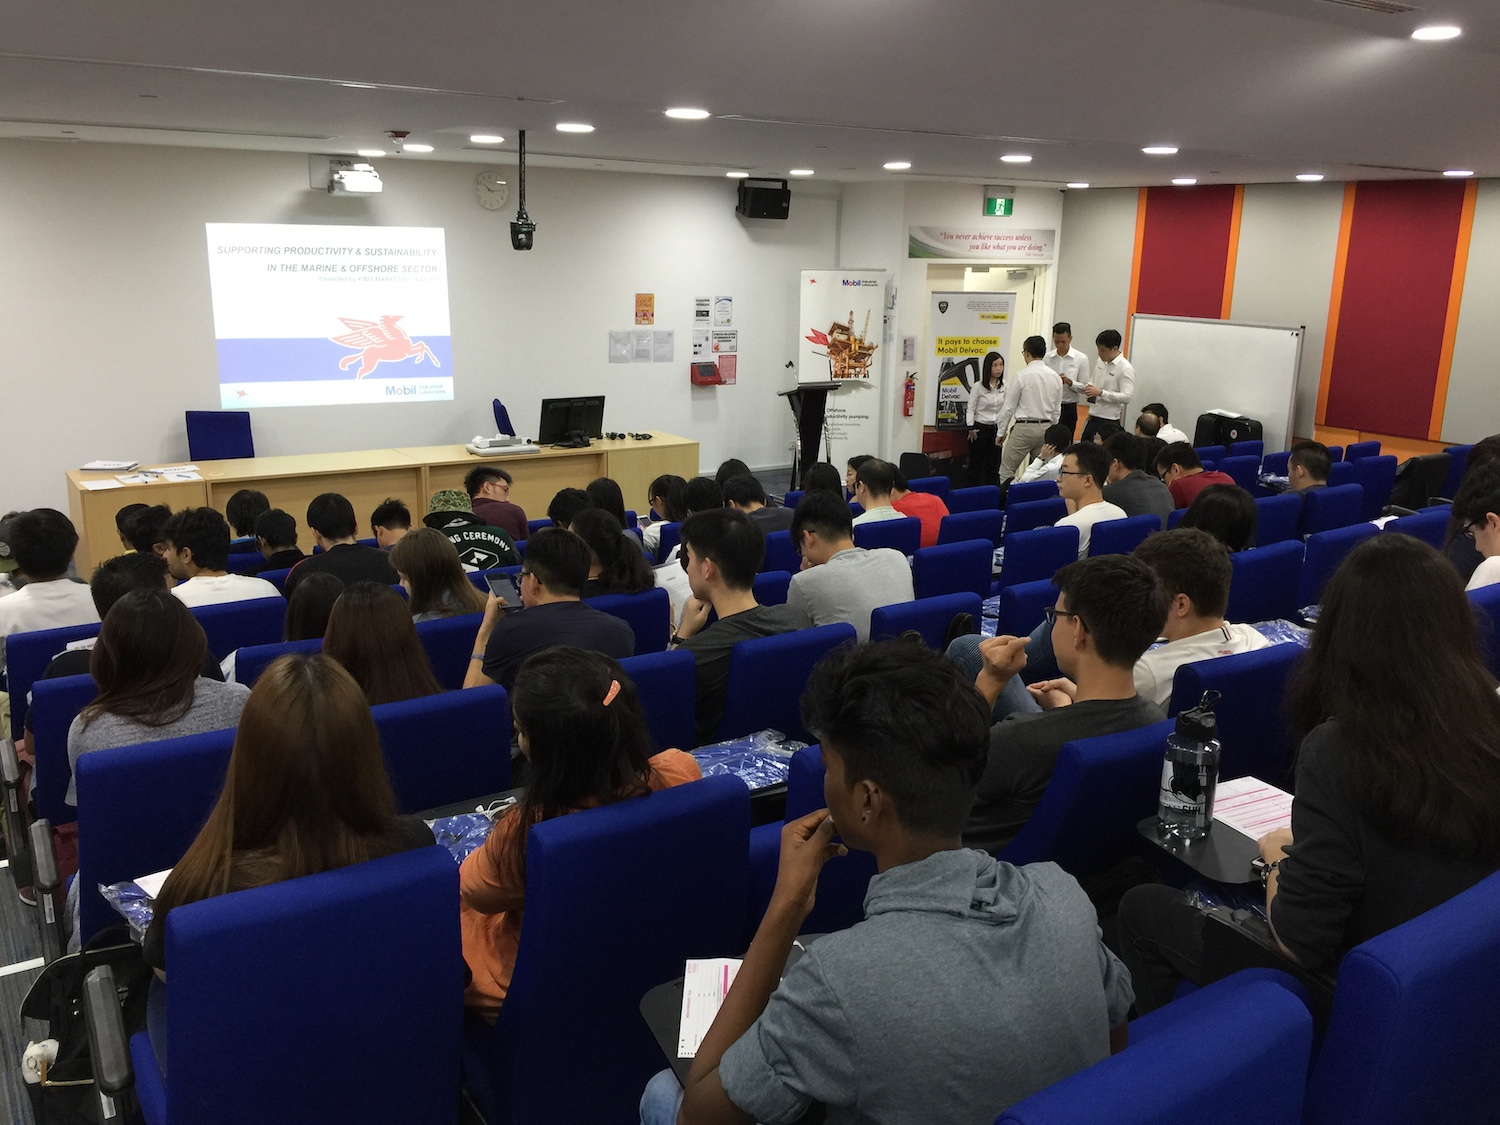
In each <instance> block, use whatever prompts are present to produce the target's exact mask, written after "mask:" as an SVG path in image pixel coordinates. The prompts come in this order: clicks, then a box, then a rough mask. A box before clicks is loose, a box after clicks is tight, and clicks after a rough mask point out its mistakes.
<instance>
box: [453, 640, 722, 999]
mask: <svg viewBox="0 0 1500 1125" xmlns="http://www.w3.org/2000/svg"><path fill="white" fill-rule="evenodd" d="M511 714H512V715H513V716H514V720H515V726H516V733H517V736H518V740H519V742H520V746H521V753H523V754H525V755H526V758H527V760H528V761H529V763H530V768H529V771H528V783H527V787H526V794H525V796H524V797H522V798H521V802H520V804H518V805H517V806H516V807H514V808H512V809H510V810H509V811H508V812H507V813H505V814H504V815H503V816H502V817H501V818H500V820H499V821H497V822H496V824H495V827H494V829H493V830H491V832H490V835H489V838H488V839H487V840H485V842H484V844H483V846H481V847H480V848H479V849H478V850H476V851H475V852H473V853H472V854H471V855H470V856H469V858H468V859H466V860H464V862H463V866H462V867H460V868H459V890H460V894H461V897H462V901H463V918H462V922H463V937H464V960H465V961H467V962H468V965H469V969H470V971H471V973H472V974H473V980H472V981H471V982H470V984H469V987H468V990H467V991H466V993H465V995H464V1002H465V1003H466V1004H467V1005H468V1006H469V1007H470V1008H472V1009H473V1010H475V1011H477V1012H478V1013H479V1014H480V1015H482V1016H484V1017H485V1018H486V1019H488V1020H491V1021H493V1020H494V1018H495V1016H496V1014H497V1013H498V1012H499V1010H500V1004H501V1002H502V1001H503V1000H504V999H505V993H506V990H507V989H508V988H509V987H510V977H511V973H512V972H513V971H514V970H515V967H516V952H517V950H518V948H519V946H520V942H521V915H522V911H523V909H524V907H525V903H526V834H527V832H528V830H529V829H530V828H531V826H532V825H533V824H537V823H539V822H541V821H543V820H550V819H551V818H552V817H555V816H563V815H565V814H567V813H572V812H578V811H579V810H581V809H587V808H593V807H594V806H597V805H607V804H613V803H614V802H616V801H624V800H628V799H630V798H631V797H641V796H644V795H645V794H647V793H650V792H652V791H654V790H657V789H666V788H668V787H670V786H673V785H681V784H682V783H683V782H685V781H696V780H697V779H698V778H700V777H702V776H703V774H702V771H701V770H699V768H698V763H697V761H696V760H695V759H694V758H693V756H692V755H691V754H684V753H683V752H682V751H681V750H664V751H662V752H661V753H660V754H655V755H653V754H652V750H653V746H652V743H651V735H650V733H649V732H648V731H647V729H646V721H645V719H644V718H642V716H641V706H640V701H639V699H638V698H637V696H636V690H635V685H634V684H633V683H631V682H630V680H629V679H628V678H627V677H626V675H625V671H624V669H623V668H621V667H620V665H619V664H617V663H616V662H615V661H613V660H611V659H610V658H609V657H607V656H601V655H600V654H598V653H594V652H585V651H584V650H582V649H577V648H567V647H560V648H553V649H548V650H546V651H545V652H540V653H538V654H537V655H535V656H533V657H532V658H531V659H529V660H528V661H526V663H525V664H523V665H522V666H521V671H520V673H519V674H518V675H517V676H516V684H515V690H514V691H513V692H512V693H511Z"/></svg>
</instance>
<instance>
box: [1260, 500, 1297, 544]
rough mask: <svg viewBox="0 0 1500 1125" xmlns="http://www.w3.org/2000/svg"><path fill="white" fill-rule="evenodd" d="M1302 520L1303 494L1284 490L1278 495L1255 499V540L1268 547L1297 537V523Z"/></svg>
mask: <svg viewBox="0 0 1500 1125" xmlns="http://www.w3.org/2000/svg"><path fill="white" fill-rule="evenodd" d="M1301 520H1302V494H1301V493H1300V492H1283V493H1281V494H1280V495H1277V496H1261V497H1258V498H1257V499H1256V501H1255V542H1256V545H1257V546H1260V547H1266V546H1269V545H1270V544H1272V543H1281V542H1283V541H1285V540H1287V539H1295V538H1297V525H1298V524H1299V523H1300V522H1301Z"/></svg>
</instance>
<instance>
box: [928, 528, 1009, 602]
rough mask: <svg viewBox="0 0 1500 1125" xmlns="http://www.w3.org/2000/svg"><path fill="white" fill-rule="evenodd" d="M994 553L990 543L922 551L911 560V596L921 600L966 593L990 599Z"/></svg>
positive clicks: (982, 541) (977, 541) (974, 542)
mask: <svg viewBox="0 0 1500 1125" xmlns="http://www.w3.org/2000/svg"><path fill="white" fill-rule="evenodd" d="M994 556H995V552H994V550H993V549H992V548H991V547H990V543H989V540H988V539H971V540H969V541H968V542H965V543H944V544H943V545H941V546H938V547H923V548H922V549H921V550H920V551H918V552H917V553H916V554H915V555H913V556H912V564H911V584H912V592H913V593H914V594H915V596H916V597H919V598H933V597H937V596H938V595H940V594H958V593H962V592H964V591H969V592H971V593H974V594H977V595H978V596H979V597H980V598H981V599H983V598H987V597H989V596H990V582H991V578H992V574H993V572H994Z"/></svg>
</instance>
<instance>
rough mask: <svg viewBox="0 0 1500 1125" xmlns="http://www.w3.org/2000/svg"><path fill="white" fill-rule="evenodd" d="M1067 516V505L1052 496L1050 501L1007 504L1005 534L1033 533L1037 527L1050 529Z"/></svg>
mask: <svg viewBox="0 0 1500 1125" xmlns="http://www.w3.org/2000/svg"><path fill="white" fill-rule="evenodd" d="M1067 514H1068V505H1067V504H1066V503H1065V502H1064V501H1063V498H1062V497H1061V496H1054V497H1052V498H1051V499H1050V500H1028V501H1026V502H1025V503H1021V504H1008V505H1006V508H1005V534H1006V535H1007V536H1011V535H1016V534H1018V533H1020V532H1023V531H1035V530H1036V529H1037V528H1039V527H1051V526H1052V525H1053V524H1055V523H1056V522H1057V521H1058V520H1060V519H1062V518H1063V517H1064V516H1065V515H1067Z"/></svg>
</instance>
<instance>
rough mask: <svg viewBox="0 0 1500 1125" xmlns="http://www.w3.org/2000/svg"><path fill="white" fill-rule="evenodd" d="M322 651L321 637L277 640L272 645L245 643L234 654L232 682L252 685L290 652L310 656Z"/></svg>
mask: <svg viewBox="0 0 1500 1125" xmlns="http://www.w3.org/2000/svg"><path fill="white" fill-rule="evenodd" d="M322 651H323V638H322V637H313V638H312V639H311V640H306V641H277V642H276V643H275V644H273V645H246V646H245V647H244V648H242V649H240V650H239V651H238V652H236V653H235V654H234V682H235V683H237V684H244V685H245V686H246V687H254V686H255V681H256V680H258V679H260V674H261V673H262V672H264V671H265V670H266V669H267V668H269V667H270V666H271V665H272V664H273V663H274V662H275V661H277V660H279V659H281V658H282V657H283V656H290V655H291V654H292V653H301V654H302V655H303V656H311V655H313V653H316V652H322Z"/></svg>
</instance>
